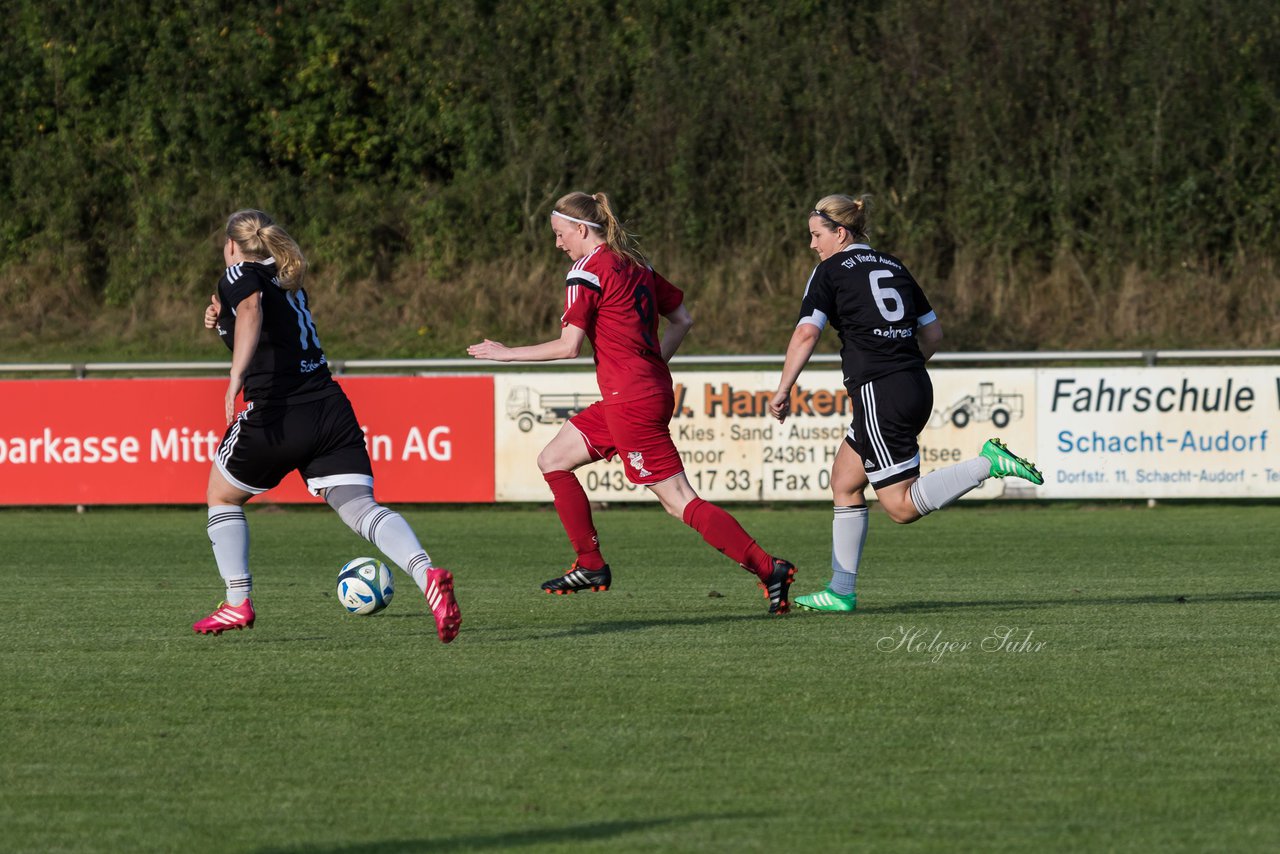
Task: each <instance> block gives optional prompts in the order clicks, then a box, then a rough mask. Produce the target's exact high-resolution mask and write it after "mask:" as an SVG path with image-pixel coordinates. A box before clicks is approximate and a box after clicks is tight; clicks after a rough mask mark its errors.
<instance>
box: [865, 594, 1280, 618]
mask: <svg viewBox="0 0 1280 854" xmlns="http://www.w3.org/2000/svg"><path fill="white" fill-rule="evenodd" d="M1239 602H1280V591H1275V590H1270V591H1265V590H1257V591H1239V592H1232V593H1203V594H1195V595H1190V596H1188V595H1184V594H1180V593H1167V594H1159V595H1157V594H1152V595H1148V596H1076V597H1072V598H1070V599H1064V598H1058V599H977V600H973V601H969V602H937V601H933V602H900V603H898V604H897V605H883V606H877V605H869V606H866V607H863V606H862V605H859V606H858V613H860V614H918V613H924V612H929V611H949V610H952V609H955V608H992V609H1006V608H1057V607H1061V606H1064V605H1068V606H1069V605H1088V606H1094V607H1097V606H1106V605H1209V604H1214V605H1221V604H1228V603H1239Z"/></svg>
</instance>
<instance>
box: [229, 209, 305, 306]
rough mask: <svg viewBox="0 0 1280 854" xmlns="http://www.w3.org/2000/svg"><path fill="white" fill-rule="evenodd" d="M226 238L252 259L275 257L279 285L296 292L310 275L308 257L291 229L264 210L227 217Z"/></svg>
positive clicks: (237, 212)
mask: <svg viewBox="0 0 1280 854" xmlns="http://www.w3.org/2000/svg"><path fill="white" fill-rule="evenodd" d="M227 237H229V238H230V239H231V240H234V241H235V243H236V245H237V246H239V247H240V251H241V252H242V253H244V257H246V258H248V259H249V260H250V261H262V260H265V259H267V258H274V259H275V261H276V270H277V273H276V279H277V280H278V281H279V282H280V287H282V288H284V289H285V290H288V291H294V290H297V289H298V288H300V287H302V282H303V280H304V279H306V277H307V259H306V258H304V257H303V255H302V249H301V248H300V247H299V246H298V243H297V241H295V240H294V239H293V238H292V237H290V236H289V232H287V231H285V230H284V229H283V228H281V227H280V226H278V225H276V222H275V220H273V219H272V218H271V217H270V216H268V215H267V214H265V213H263V212H262V211H256V210H252V209H246V210H241V211H236V212H235V213H233V214H232V215H231V216H229V217H228V218H227Z"/></svg>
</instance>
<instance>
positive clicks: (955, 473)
mask: <svg viewBox="0 0 1280 854" xmlns="http://www.w3.org/2000/svg"><path fill="white" fill-rule="evenodd" d="M990 474H991V461H990V460H988V459H987V458H986V457H974V458H973V459H971V460H965V461H964V462H962V463H956V464H955V465H953V466H947V467H946V468H944V469H938V470H937V471H931V472H929V473H928V474H926V475H925V476H924V477H922V478H920V479H919V480H917V481H916V482H915V483H913V484H911V489H910V490H909V492H910V494H911V503H912V504H914V505H915V506H916V510H917V511H918V512H919V513H920V515H921V516H928V515H929V514H930V513H932V512H933V511H934V510H941V509H942V508H943V507H946V506H947V505H948V504H950V503H951V502H953V501H955V500H956V499H958V498H959V497H960V496H962V495H964V494H965V493H967V492H970V491H972V490H974V489H977V488H978V487H979V486H981V485H982V482H983V481H984V480H986V479H987V478H988V477H989V476H990Z"/></svg>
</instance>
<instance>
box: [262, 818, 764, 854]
mask: <svg viewBox="0 0 1280 854" xmlns="http://www.w3.org/2000/svg"><path fill="white" fill-rule="evenodd" d="M749 817H751V816H750V814H749V813H722V814H720V815H686V816H674V817H671V818H655V819H643V820H641V819H637V820H631V821H597V822H592V823H590V824H571V825H569V826H568V827H548V828H538V829H530V830H512V831H508V832H506V833H482V834H475V835H471V836H446V837H442V838H440V839H387V840H383V841H381V842H357V843H352V844H350V845H332V846H330V845H296V846H290V847H288V848H262V849H258V851H257V854H392V852H402V851H404V852H414V851H423V852H441V851H488V850H499V849H506V848H518V847H521V846H526V845H554V844H558V843H581V842H593V841H602V840H607V839H610V838H612V837H615V836H622V835H623V834H627V833H635V832H636V831H640V830H650V829H653V828H657V827H667V826H671V825H679V824H692V823H694V822H699V821H723V820H726V819H738V818H749Z"/></svg>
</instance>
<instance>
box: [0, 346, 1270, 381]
mask: <svg viewBox="0 0 1280 854" xmlns="http://www.w3.org/2000/svg"><path fill="white" fill-rule="evenodd" d="M782 360H783V356H782V355H781V354H769V355H764V354H759V355H745V356H676V357H675V358H673V359H672V360H671V364H672V366H673V367H676V368H682V367H708V366H719V365H734V366H743V365H760V366H765V365H768V366H773V365H781V364H782ZM1238 360H1250V361H1280V350H1044V351H1028V352H1014V353H937V354H935V355H934V357H933V359H932V360H930V364H931V365H936V364H958V365H963V364H991V363H993V362H998V363H1011V362H1022V363H1029V364H1037V363H1044V362H1070V363H1075V364H1079V363H1082V362H1084V363H1087V362H1107V363H1115V362H1132V363H1135V364H1137V365H1144V366H1153V365H1157V364H1161V363H1167V362H1188V361H1238ZM809 362H810V364H839V362H840V356H839V355H838V354H836V353H815V354H814V355H813V357H812V358H811V359H810V360H809ZM591 364H592V360H591V359H589V358H579V359H564V360H560V361H557V362H482V361H479V360H476V359H335V360H333V361H332V362H330V364H329V367H330V369H331V370H332V371H333V372H334V373H335V374H345V373H349V372H353V371H392V372H412V373H422V372H426V373H430V372H436V371H456V370H463V369H466V370H471V371H483V372H492V371H502V370H517V369H524V370H528V369H530V368H539V367H542V368H546V367H559V366H566V365H568V366H577V367H588V366H590V365H591ZM230 368H231V363H230V362H225V361H223V362H9V363H4V362H0V374H3V375H12V374H40V375H47V374H70V375H71V376H74V377H78V378H84V377H87V376H89V375H90V374H109V373H115V374H119V373H127V374H156V373H173V372H188V371H195V372H210V373H225V372H226V371H228V370H229V369H230Z"/></svg>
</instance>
